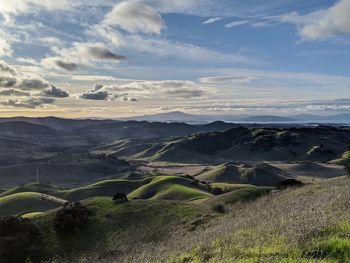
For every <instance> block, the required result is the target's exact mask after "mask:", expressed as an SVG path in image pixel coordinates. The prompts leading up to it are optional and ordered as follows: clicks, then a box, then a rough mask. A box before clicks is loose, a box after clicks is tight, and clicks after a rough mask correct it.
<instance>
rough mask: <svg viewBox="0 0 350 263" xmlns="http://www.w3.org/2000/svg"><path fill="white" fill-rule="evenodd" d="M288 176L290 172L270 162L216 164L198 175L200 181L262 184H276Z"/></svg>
mask: <svg viewBox="0 0 350 263" xmlns="http://www.w3.org/2000/svg"><path fill="white" fill-rule="evenodd" d="M288 177H289V175H288V173H286V172H284V171H283V170H281V169H278V168H276V167H273V166H271V165H268V164H253V165H248V164H245V165H237V164H232V163H226V164H222V165H219V166H216V167H214V168H212V169H211V170H208V171H204V172H203V173H201V174H199V175H198V176H196V178H197V179H198V180H200V181H207V182H214V183H219V182H221V183H231V184H253V185H260V186H275V185H276V184H278V183H279V182H281V181H283V180H285V179H286V178H288Z"/></svg>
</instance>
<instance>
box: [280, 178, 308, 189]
mask: <svg viewBox="0 0 350 263" xmlns="http://www.w3.org/2000/svg"><path fill="white" fill-rule="evenodd" d="M302 186H304V183H303V182H301V181H299V180H296V179H286V180H283V181H282V182H280V183H278V184H277V186H276V188H277V189H278V190H284V189H287V188H288V187H302Z"/></svg>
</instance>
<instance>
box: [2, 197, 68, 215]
mask: <svg viewBox="0 0 350 263" xmlns="http://www.w3.org/2000/svg"><path fill="white" fill-rule="evenodd" d="M60 206H62V204H61V203H58V202H57V201H55V199H54V198H52V199H51V198H48V197H47V196H43V195H42V194H40V193H34V192H24V193H17V194H12V195H8V196H5V197H1V198H0V215H1V216H11V215H21V214H27V213H31V212H43V211H47V210H50V209H54V208H57V207H60Z"/></svg>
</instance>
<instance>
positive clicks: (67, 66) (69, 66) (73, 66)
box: [53, 59, 78, 71]
mask: <svg viewBox="0 0 350 263" xmlns="http://www.w3.org/2000/svg"><path fill="white" fill-rule="evenodd" d="M53 63H55V64H56V66H57V67H59V68H62V69H65V70H67V71H74V70H76V69H77V68H78V65H77V64H75V63H72V62H65V61H63V60H59V59H57V60H54V61H53Z"/></svg>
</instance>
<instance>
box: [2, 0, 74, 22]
mask: <svg viewBox="0 0 350 263" xmlns="http://www.w3.org/2000/svg"><path fill="white" fill-rule="evenodd" d="M70 7H71V3H70V1H69V0H60V1H52V0H10V1H0V14H2V15H3V16H4V17H5V18H6V19H9V16H11V15H17V14H20V13H29V12H34V11H35V10H37V8H39V9H40V8H42V9H47V10H62V9H68V8H70Z"/></svg>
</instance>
